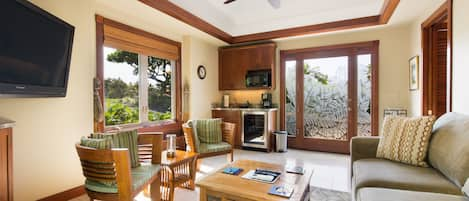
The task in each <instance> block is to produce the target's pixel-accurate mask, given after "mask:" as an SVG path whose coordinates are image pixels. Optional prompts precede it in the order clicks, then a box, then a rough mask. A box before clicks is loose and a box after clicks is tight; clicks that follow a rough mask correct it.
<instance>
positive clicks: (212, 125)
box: [192, 118, 222, 144]
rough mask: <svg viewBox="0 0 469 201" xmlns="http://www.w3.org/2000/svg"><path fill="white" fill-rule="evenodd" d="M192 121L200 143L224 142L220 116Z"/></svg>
mask: <svg viewBox="0 0 469 201" xmlns="http://www.w3.org/2000/svg"><path fill="white" fill-rule="evenodd" d="M192 122H193V128H194V130H196V132H195V133H196V136H197V138H198V140H199V141H200V143H208V144H218V143H220V142H222V130H221V124H222V120H221V119H220V118H217V119H199V120H192Z"/></svg>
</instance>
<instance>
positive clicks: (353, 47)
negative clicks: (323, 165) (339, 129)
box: [280, 40, 379, 153]
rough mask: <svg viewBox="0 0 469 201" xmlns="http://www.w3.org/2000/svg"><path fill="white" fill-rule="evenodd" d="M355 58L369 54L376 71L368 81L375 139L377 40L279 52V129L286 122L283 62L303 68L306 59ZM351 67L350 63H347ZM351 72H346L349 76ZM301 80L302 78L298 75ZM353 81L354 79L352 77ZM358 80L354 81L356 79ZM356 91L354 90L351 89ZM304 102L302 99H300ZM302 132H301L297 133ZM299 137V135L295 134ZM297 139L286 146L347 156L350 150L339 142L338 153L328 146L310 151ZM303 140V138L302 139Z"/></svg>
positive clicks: (297, 88) (377, 99) (353, 120)
mask: <svg viewBox="0 0 469 201" xmlns="http://www.w3.org/2000/svg"><path fill="white" fill-rule="evenodd" d="M344 54H346V55H349V56H350V55H354V56H358V55H361V54H371V56H372V58H373V59H372V62H373V63H372V65H373V66H374V67H375V68H372V72H371V73H372V80H371V98H372V100H373V101H372V104H371V110H372V113H371V134H372V136H378V135H379V133H378V130H379V40H376V41H368V42H358V43H350V44H341V45H330V46H323V47H312V48H303V49H294V50H281V51H280V129H281V130H285V129H286V122H285V114H286V111H285V110H286V108H285V98H286V97H285V96H286V94H285V93H286V88H285V87H286V83H285V62H286V61H289V60H296V61H297V65H302V64H303V60H304V59H305V58H313V57H315V58H318V57H330V56H333V55H344ZM352 60H353V61H356V58H352ZM349 65H350V63H349ZM351 72H352V71H349V73H351ZM298 76H299V75H298V71H297V79H298ZM300 77H301V76H300ZM352 77H355V78H356V75H355V76H352ZM356 79H357V78H356ZM356 79H354V80H349V82H356V81H357V80H356ZM296 90H297V91H298V90H303V89H300V88H299V86H298V85H297V86H296ZM352 91H354V92H356V89H355V90H352ZM299 98H301V99H303V97H299ZM351 104H352V105H353V106H352V107H356V105H357V103H356V100H355V101H353V102H351ZM302 109H303V108H297V110H302ZM357 120H358V117H356V115H355V116H353V117H352V118H351V119H350V121H352V122H357ZM298 121H300V122H299V124H302V123H303V122H302V121H303V119H297V123H298ZM352 131H353V132H354V133H352V134H350V135H349V136H348V141H349V140H350V137H351V136H355V135H356V134H357V131H356V128H354V129H352ZM300 133H302V132H300ZM297 135H299V133H297ZM297 137H298V136H296V137H289V138H288V144H289V146H292V147H295V148H299V149H305V150H319V151H329V152H338V153H348V152H349V148H348V144H347V146H345V144H343V143H338V144H337V146H339V149H340V151H337V150H332V149H330V147H327V146H318V147H316V149H312V148H311V147H310V146H309V145H308V144H307V143H303V142H298V141H297V140H296V139H297ZM302 139H303V137H302Z"/></svg>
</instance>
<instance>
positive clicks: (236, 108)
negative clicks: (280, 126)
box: [212, 107, 278, 111]
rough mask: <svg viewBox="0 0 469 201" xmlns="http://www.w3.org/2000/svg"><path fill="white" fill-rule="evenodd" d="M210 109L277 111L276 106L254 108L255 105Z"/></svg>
mask: <svg viewBox="0 0 469 201" xmlns="http://www.w3.org/2000/svg"><path fill="white" fill-rule="evenodd" d="M212 110H229V111H238V110H239V111H277V110H278V108H262V107H259V108H256V107H250V108H239V107H216V108H212Z"/></svg>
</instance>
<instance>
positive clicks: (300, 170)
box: [285, 165, 305, 175]
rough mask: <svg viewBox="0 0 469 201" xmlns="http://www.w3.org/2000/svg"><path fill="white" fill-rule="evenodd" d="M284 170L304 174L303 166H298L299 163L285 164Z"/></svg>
mask: <svg viewBox="0 0 469 201" xmlns="http://www.w3.org/2000/svg"><path fill="white" fill-rule="evenodd" d="M285 171H286V172H288V173H293V174H300V175H303V174H305V169H304V168H303V166H299V165H287V166H286V167H285Z"/></svg>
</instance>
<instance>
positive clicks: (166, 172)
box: [161, 150, 197, 201]
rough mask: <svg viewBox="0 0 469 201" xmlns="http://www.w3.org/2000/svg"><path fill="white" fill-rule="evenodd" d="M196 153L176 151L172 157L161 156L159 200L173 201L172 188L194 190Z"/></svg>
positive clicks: (164, 152)
mask: <svg viewBox="0 0 469 201" xmlns="http://www.w3.org/2000/svg"><path fill="white" fill-rule="evenodd" d="M196 161H197V153H195V152H186V151H180V150H177V151H176V154H175V156H174V157H172V158H169V157H167V156H166V151H163V152H162V156H161V166H162V170H161V200H165V201H173V200H174V188H175V187H183V188H187V189H190V190H194V189H195V173H196V169H195V163H196Z"/></svg>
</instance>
